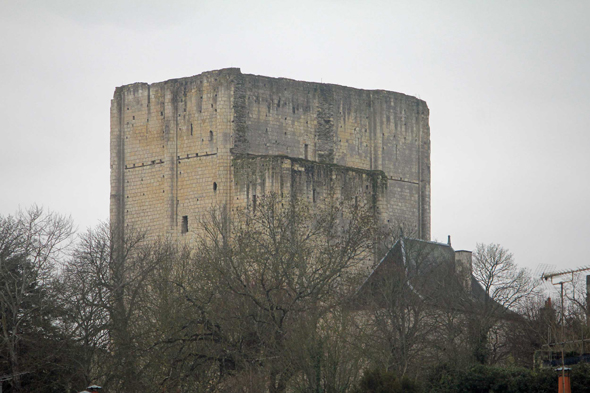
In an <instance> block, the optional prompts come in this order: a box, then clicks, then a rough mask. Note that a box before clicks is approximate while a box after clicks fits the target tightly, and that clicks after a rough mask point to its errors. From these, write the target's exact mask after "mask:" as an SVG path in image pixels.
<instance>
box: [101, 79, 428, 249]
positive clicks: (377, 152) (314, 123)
mask: <svg viewBox="0 0 590 393" xmlns="http://www.w3.org/2000/svg"><path fill="white" fill-rule="evenodd" d="M428 114H429V112H428V107H427V105H426V103H425V102H424V101H422V100H419V99H417V98H415V97H411V96H407V95H404V94H400V93H394V92H389V91H383V90H360V89H353V88H350V87H343V86H337V85H329V84H321V83H310V82H300V81H294V80H290V79H283V78H268V77H264V76H257V75H248V74H242V73H241V72H240V70H239V69H237V68H229V69H222V70H218V71H210V72H205V73H202V74H200V75H196V76H192V77H188V78H182V79H172V80H169V81H166V82H160V83H154V84H151V85H149V84H147V83H135V84H131V85H126V86H122V87H119V88H117V89H116V90H115V95H114V98H113V100H112V102H111V222H112V223H114V224H116V225H118V226H119V227H121V228H125V227H130V226H131V227H135V228H140V229H143V230H146V231H147V233H148V235H149V236H152V237H157V236H169V237H172V238H180V237H185V238H188V239H190V237H191V235H192V234H193V233H194V228H195V226H196V223H197V222H198V219H199V217H200V216H201V215H202V214H204V213H205V212H207V211H208V210H209V209H210V208H211V207H213V206H219V207H221V206H223V207H225V208H228V209H230V210H231V209H234V208H236V207H240V206H253V205H254V204H255V203H256V198H257V196H258V197H259V196H260V195H262V194H264V193H265V192H268V191H276V192H278V193H286V194H289V195H297V196H300V197H305V198H308V199H309V200H310V201H313V202H314V203H315V202H318V203H321V201H322V199H323V198H325V196H326V195H328V194H331V195H337V196H338V197H343V198H346V197H350V198H355V197H356V198H359V197H360V198H366V200H367V201H369V202H370V203H372V204H374V207H375V208H376V210H375V211H376V212H377V214H378V215H379V218H380V220H382V222H383V223H387V222H389V223H391V224H394V223H404V224H405V225H409V226H411V227H413V228H414V229H415V230H416V231H417V236H418V237H420V238H422V239H426V240H428V239H429V238H430V129H429V126H428Z"/></svg>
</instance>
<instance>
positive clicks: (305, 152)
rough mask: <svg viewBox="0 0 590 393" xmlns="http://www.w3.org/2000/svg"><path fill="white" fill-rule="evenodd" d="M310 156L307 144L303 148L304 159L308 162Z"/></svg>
mask: <svg viewBox="0 0 590 393" xmlns="http://www.w3.org/2000/svg"><path fill="white" fill-rule="evenodd" d="M308 156H309V145H308V144H307V143H306V144H305V145H304V146H303V157H304V158H305V159H306V160H308V159H309V158H308Z"/></svg>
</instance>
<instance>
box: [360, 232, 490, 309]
mask: <svg viewBox="0 0 590 393" xmlns="http://www.w3.org/2000/svg"><path fill="white" fill-rule="evenodd" d="M457 270H458V269H457V266H456V261H455V250H453V248H452V247H451V246H450V245H449V244H445V243H438V242H431V241H425V240H419V239H409V238H401V239H400V240H398V241H397V242H396V243H395V244H394V245H393V246H392V247H391V248H390V249H389V251H388V252H387V254H386V255H385V256H384V257H383V259H381V261H380V262H379V264H378V265H377V267H376V268H375V269H374V270H373V272H372V273H371V274H370V275H369V277H368V278H367V279H366V280H365V282H364V283H363V284H362V285H361V287H360V288H359V289H358V291H357V293H356V294H355V296H354V298H353V303H354V305H353V308H357V309H358V308H363V307H364V305H366V304H367V303H369V302H373V303H377V304H379V303H380V302H381V301H384V300H383V299H381V298H382V297H383V296H385V295H384V286H386V285H390V284H391V282H390V281H391V280H392V279H394V278H395V277H398V278H400V277H401V279H402V280H403V281H404V283H405V284H406V285H407V289H410V291H411V293H414V294H415V295H416V296H418V297H420V298H422V299H424V300H429V301H431V302H434V303H443V302H446V303H447V305H448V303H449V302H452V303H458V302H460V301H465V300H475V301H482V302H483V301H485V299H486V298H487V295H486V293H485V291H484V289H483V288H482V287H481V285H480V284H479V283H478V282H477V280H476V279H475V277H473V275H471V285H470V288H465V287H464V286H463V285H462V284H461V282H462V280H461V278H460V277H459V276H458V274H457ZM463 282H464V281H463ZM398 290H399V288H398ZM488 299H489V298H488Z"/></svg>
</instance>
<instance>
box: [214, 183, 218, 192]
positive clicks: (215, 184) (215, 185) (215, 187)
mask: <svg viewBox="0 0 590 393" xmlns="http://www.w3.org/2000/svg"><path fill="white" fill-rule="evenodd" d="M213 191H217V183H216V182H213Z"/></svg>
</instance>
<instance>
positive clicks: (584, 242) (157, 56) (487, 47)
mask: <svg viewBox="0 0 590 393" xmlns="http://www.w3.org/2000/svg"><path fill="white" fill-rule="evenodd" d="M589 17H590V1H586V0H584V1H567V0H563V1H559V2H557V1H543V0H531V1H521V0H519V1H514V0H510V1H501V0H493V1H492V0H489V1H441V0H433V1H419V0H412V1H410V0H407V1H391V0H390V1H373V0H365V1H352V0H340V1H322V0H316V1H307V0H299V1H279V0H274V1H248V0H237V1H222V0H218V1H188V0H183V1H172V0H170V1H165V2H164V1H155V0H152V1H148V0H137V1H124V0H94V1H92V0H86V1H81V0H45V1H41V0H40V1H30V0H19V1H14V0H0V37H1V38H0V75H1V78H2V79H1V90H0V92H1V93H0V119H1V122H0V133H1V134H0V135H1V139H0V159H1V162H2V164H1V170H0V189H1V190H2V192H0V214H9V213H13V212H14V211H15V210H17V209H18V208H19V206H20V207H27V206H29V205H31V204H33V203H37V204H40V205H43V206H44V207H47V208H49V209H51V210H55V211H58V212H61V213H64V214H71V215H72V216H73V218H74V219H75V221H76V222H77V224H78V226H79V228H80V229H84V228H86V227H87V226H93V225H95V224H97V223H98V222H99V221H100V220H106V219H107V218H108V209H109V106H110V100H111V98H112V96H113V92H114V89H115V87H116V86H120V85H124V84H128V83H133V82H140V81H141V82H150V83H151V82H158V81H163V80H167V79H171V78H178V77H184V76H190V75H195V74H199V73H201V72H203V71H208V70H212V69H219V68H225V67H240V68H241V69H242V72H244V73H251V74H259V75H267V76H273V77H286V78H292V79H299V80H305V81H314V82H320V81H322V82H324V83H335V84H339V85H345V86H352V87H357V88H363V89H386V90H393V91H398V92H402V93H406V94H410V95H415V96H418V97H420V98H422V99H423V100H425V101H426V102H427V103H428V106H429V108H430V127H431V139H432V157H431V159H432V228H433V230H432V236H433V239H438V240H440V241H446V236H447V235H448V234H450V235H452V239H453V246H454V248H455V249H473V248H474V247H475V243H476V242H485V243H490V242H495V243H500V244H502V245H503V246H505V247H507V248H509V249H510V250H511V251H512V252H513V253H514V254H515V258H516V260H517V262H518V263H519V264H520V265H522V266H527V267H530V268H531V269H533V270H534V269H536V267H537V265H539V264H547V265H554V266H555V267H556V268H558V267H564V268H569V267H574V266H578V265H584V264H590V257H589V255H590V246H589V242H588V237H589V235H590V207H589V203H588V201H589V199H590V182H589V181H588V175H589V169H590V155H589V154H588V148H589V147H590V111H589V109H590V94H589V93H590V77H589V71H590V23H588V20H589Z"/></svg>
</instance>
